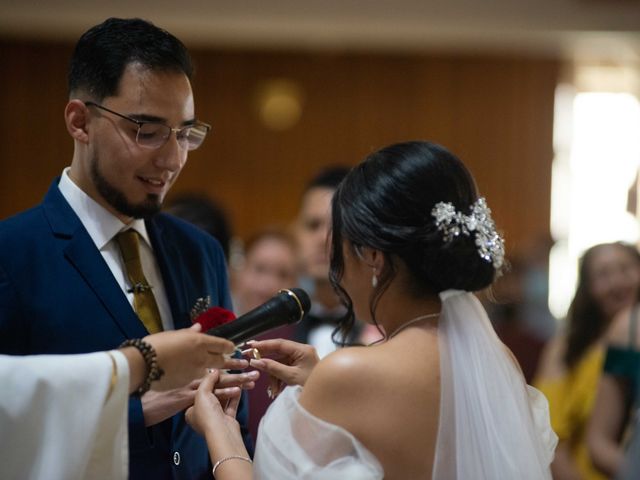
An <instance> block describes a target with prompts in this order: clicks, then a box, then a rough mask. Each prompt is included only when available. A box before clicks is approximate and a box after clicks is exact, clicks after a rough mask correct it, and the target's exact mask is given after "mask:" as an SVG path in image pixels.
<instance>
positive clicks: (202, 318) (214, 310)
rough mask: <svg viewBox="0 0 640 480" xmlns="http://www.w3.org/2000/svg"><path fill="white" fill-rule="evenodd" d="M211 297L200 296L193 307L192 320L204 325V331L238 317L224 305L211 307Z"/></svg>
mask: <svg viewBox="0 0 640 480" xmlns="http://www.w3.org/2000/svg"><path fill="white" fill-rule="evenodd" d="M209 305H211V298H210V297H209V296H207V297H205V298H198V299H197V300H196V304H195V305H194V306H193V308H192V309H191V322H192V323H199V324H200V325H202V331H203V332H206V331H207V330H210V329H212V328H214V327H217V326H219V325H224V324H225V323H229V322H231V321H233V320H235V319H236V316H235V315H234V313H233V312H230V311H229V310H227V309H226V308H222V307H210V306H209Z"/></svg>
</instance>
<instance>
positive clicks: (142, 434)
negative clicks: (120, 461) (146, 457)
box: [129, 396, 153, 452]
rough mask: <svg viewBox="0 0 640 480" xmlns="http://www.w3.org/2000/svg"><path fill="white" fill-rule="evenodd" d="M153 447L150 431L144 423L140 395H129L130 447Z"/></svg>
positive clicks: (133, 448)
mask: <svg viewBox="0 0 640 480" xmlns="http://www.w3.org/2000/svg"><path fill="white" fill-rule="evenodd" d="M151 447H153V443H152V441H151V437H150V435H149V431H148V429H147V427H146V426H145V424H144V413H143V412H142V401H141V400H140V397H137V396H131V397H129V449H130V450H131V451H134V452H135V451H144V450H146V449H149V448H151Z"/></svg>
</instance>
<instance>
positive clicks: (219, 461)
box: [211, 455, 253, 476]
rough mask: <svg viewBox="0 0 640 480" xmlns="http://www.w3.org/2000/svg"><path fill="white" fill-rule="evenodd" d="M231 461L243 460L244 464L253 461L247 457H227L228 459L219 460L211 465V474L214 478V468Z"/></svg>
mask: <svg viewBox="0 0 640 480" xmlns="http://www.w3.org/2000/svg"><path fill="white" fill-rule="evenodd" d="M233 459H236V460H243V461H245V462H249V463H253V460H251V459H250V458H249V457H243V456H242V455H229V456H228V457H224V458H221V459H220V460H218V461H217V462H216V463H214V464H213V470H211V473H212V474H213V475H214V476H215V474H216V468H218V467H219V466H220V465H222V464H223V463H224V462H226V461H227V460H233Z"/></svg>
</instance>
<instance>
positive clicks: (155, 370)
mask: <svg viewBox="0 0 640 480" xmlns="http://www.w3.org/2000/svg"><path fill="white" fill-rule="evenodd" d="M124 347H135V348H137V349H138V351H139V352H140V353H141V354H142V358H144V363H146V365H147V378H145V379H144V382H142V385H140V388H138V390H136V391H135V394H136V395H143V394H144V393H146V392H147V391H148V390H149V388H151V382H155V381H156V380H159V379H160V378H162V376H163V375H164V370H162V369H161V368H160V366H159V365H158V356H157V355H156V351H155V349H154V348H153V347H152V346H151V345H150V344H148V343H147V342H145V341H144V340H141V339H140V338H134V339H129V340H125V341H124V342H122V344H121V345H120V347H119V348H124Z"/></svg>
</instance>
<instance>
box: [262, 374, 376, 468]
mask: <svg viewBox="0 0 640 480" xmlns="http://www.w3.org/2000/svg"><path fill="white" fill-rule="evenodd" d="M301 390H302V389H301V388H300V387H287V388H286V389H285V390H284V391H283V392H282V393H281V394H280V396H278V398H277V399H276V401H275V402H274V403H273V404H272V405H271V407H269V410H267V413H266V415H265V416H264V417H263V418H262V421H261V422H260V428H259V431H258V440H257V445H256V453H255V458H254V478H256V479H265V480H273V479H276V478H277V479H278V480H287V479H292V480H293V479H296V480H305V479H314V480H316V479H318V480H322V479H326V480H334V479H349V480H365V479H367V480H369V479H381V478H383V477H384V472H383V470H382V466H381V465H380V463H379V462H378V460H377V459H376V458H375V457H374V456H373V454H372V453H371V452H369V451H368V450H367V449H366V448H365V447H364V445H362V443H360V442H359V441H358V440H357V439H356V438H355V437H354V436H353V435H352V434H351V433H349V432H348V431H346V430H345V429H343V428H341V427H338V426H336V425H332V424H330V423H328V422H325V421H324V420H321V419H319V418H317V417H314V416H313V415H311V414H310V413H309V412H308V411H306V410H305V409H304V408H303V407H302V406H301V405H300V403H299V402H298V397H299V396H300V392H301Z"/></svg>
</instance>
